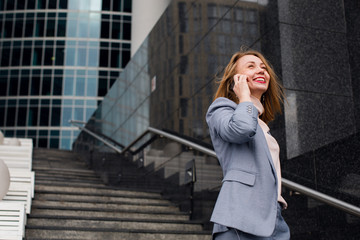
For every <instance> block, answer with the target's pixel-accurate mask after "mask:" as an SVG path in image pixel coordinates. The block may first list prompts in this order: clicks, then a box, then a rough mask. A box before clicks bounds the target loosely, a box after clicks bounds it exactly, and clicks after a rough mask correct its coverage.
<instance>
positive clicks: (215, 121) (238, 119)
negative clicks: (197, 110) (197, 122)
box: [206, 97, 258, 144]
mask: <svg viewBox="0 0 360 240" xmlns="http://www.w3.org/2000/svg"><path fill="white" fill-rule="evenodd" d="M257 118H258V110H257V109H256V107H255V106H254V104H253V103H252V102H242V103H240V104H236V103H234V102H233V101H231V100H229V99H227V98H223V97H221V98H217V99H216V100H215V101H214V102H213V103H212V104H211V105H210V107H209V109H208V112H207V114H206V122H207V124H208V126H209V129H210V132H212V133H213V134H215V135H218V136H219V137H220V138H221V139H222V140H224V141H227V142H231V143H237V144H241V143H244V142H248V141H250V140H251V139H252V138H253V137H254V135H255V133H256V129H257V124H258V121H257Z"/></svg>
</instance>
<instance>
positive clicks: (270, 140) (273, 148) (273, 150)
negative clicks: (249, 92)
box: [251, 96, 287, 208]
mask: <svg viewBox="0 0 360 240" xmlns="http://www.w3.org/2000/svg"><path fill="white" fill-rule="evenodd" d="M251 101H252V102H253V104H254V105H255V107H256V109H257V110H258V112H259V116H260V115H261V114H262V113H263V112H264V107H263V105H262V104H261V102H260V101H259V99H257V98H256V97H253V96H251ZM258 123H259V125H260V127H261V129H262V130H263V132H264V135H265V138H266V142H267V144H268V147H269V150H270V154H271V157H272V160H273V163H274V167H275V170H276V176H277V180H278V202H281V203H282V204H283V207H284V208H287V203H286V201H285V199H284V198H283V197H282V196H281V167H280V157H279V156H280V147H279V144H278V143H277V141H276V139H275V138H274V137H273V136H271V134H270V129H269V127H268V125H267V124H266V123H265V122H264V121H263V120H261V119H260V118H258Z"/></svg>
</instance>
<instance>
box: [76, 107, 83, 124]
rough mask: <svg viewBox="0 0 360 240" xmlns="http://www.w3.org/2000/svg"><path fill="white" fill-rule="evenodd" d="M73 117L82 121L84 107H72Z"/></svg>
mask: <svg viewBox="0 0 360 240" xmlns="http://www.w3.org/2000/svg"><path fill="white" fill-rule="evenodd" d="M74 114H75V116H74V119H75V120H79V121H84V109H83V108H75V109H74Z"/></svg>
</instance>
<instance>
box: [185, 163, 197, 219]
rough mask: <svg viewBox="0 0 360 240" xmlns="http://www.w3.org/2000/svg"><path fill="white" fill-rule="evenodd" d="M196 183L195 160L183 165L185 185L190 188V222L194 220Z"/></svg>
mask: <svg viewBox="0 0 360 240" xmlns="http://www.w3.org/2000/svg"><path fill="white" fill-rule="evenodd" d="M195 182H196V168H195V159H192V160H190V161H189V162H187V163H186V165H185V184H188V185H189V186H190V197H189V198H190V220H193V219H194V188H195Z"/></svg>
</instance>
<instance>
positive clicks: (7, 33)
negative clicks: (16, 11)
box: [3, 14, 13, 38]
mask: <svg viewBox="0 0 360 240" xmlns="http://www.w3.org/2000/svg"><path fill="white" fill-rule="evenodd" d="M7 15H8V14H7ZM12 26H13V20H12V19H11V20H6V21H5V25H4V33H3V36H4V38H11V37H12Z"/></svg>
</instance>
